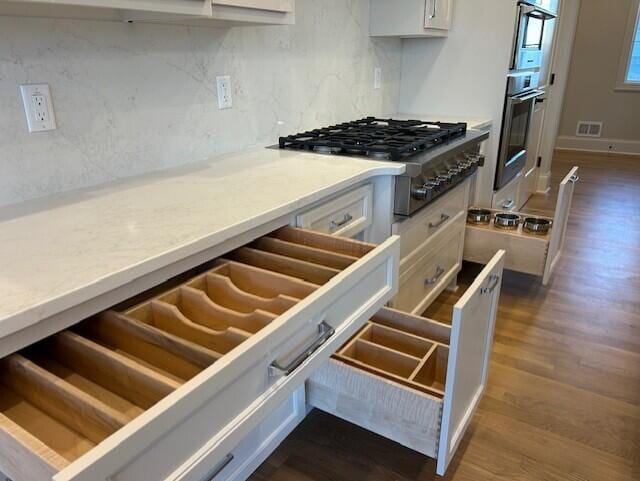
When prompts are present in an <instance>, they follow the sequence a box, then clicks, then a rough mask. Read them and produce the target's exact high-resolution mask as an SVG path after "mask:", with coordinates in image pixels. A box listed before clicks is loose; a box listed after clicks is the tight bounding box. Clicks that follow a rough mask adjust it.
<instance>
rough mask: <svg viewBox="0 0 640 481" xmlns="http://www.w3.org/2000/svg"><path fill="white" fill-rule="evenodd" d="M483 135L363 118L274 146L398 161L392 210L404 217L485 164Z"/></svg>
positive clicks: (463, 128) (451, 126)
mask: <svg viewBox="0 0 640 481" xmlns="http://www.w3.org/2000/svg"><path fill="white" fill-rule="evenodd" d="M487 137H489V133H488V132H481V131H478V130H467V124H465V123H445V122H424V121H421V120H395V119H379V118H376V117H366V118H364V119H361V120H355V121H353V122H345V123H342V124H337V125H332V126H330V127H324V128H320V129H314V130H309V131H308V132H302V133H299V134H294V135H288V136H286V137H280V140H279V143H278V147H279V148H281V149H294V150H303V151H311V152H316V153H323V154H332V155H344V156H365V157H368V158H371V159H375V160H388V161H397V162H403V163H404V164H405V166H406V169H405V174H404V175H401V176H397V177H396V180H395V184H396V185H395V201H394V202H395V206H394V212H395V213H396V214H397V215H399V216H408V215H412V214H413V213H414V212H416V211H418V210H419V209H422V208H423V207H424V206H425V205H427V204H429V203H431V202H433V201H434V200H435V199H437V198H438V197H440V196H441V195H444V194H445V193H446V192H447V191H449V190H451V189H453V188H454V187H455V186H456V185H459V184H461V183H463V182H464V181H465V180H466V179H467V178H468V177H470V176H472V175H473V174H475V173H476V171H477V170H478V168H479V167H481V166H482V165H483V163H484V157H483V156H482V155H480V143H482V141H483V140H486V139H487Z"/></svg>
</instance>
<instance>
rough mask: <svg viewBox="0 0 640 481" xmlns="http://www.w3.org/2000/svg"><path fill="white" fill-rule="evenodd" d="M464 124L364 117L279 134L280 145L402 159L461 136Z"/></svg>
mask: <svg viewBox="0 0 640 481" xmlns="http://www.w3.org/2000/svg"><path fill="white" fill-rule="evenodd" d="M466 132H467V124H465V123H458V124H449V123H443V122H423V121H421V120H393V119H377V118H375V117H367V118H365V119H362V120H356V121H354V122H345V123H342V124H337V125H333V126H331V127H326V128H322V129H314V130H310V131H308V132H303V133H300V134H294V135H288V136H286V137H280V141H279V145H280V148H281V149H298V150H312V151H316V152H331V153H336V154H356V155H366V156H369V157H379V158H385V159H389V160H405V159H407V158H408V157H411V156H413V155H416V154H419V153H421V152H426V151H428V150H430V149H433V148H435V147H438V146H439V145H442V144H446V143H448V142H450V141H451V140H453V139H456V138H458V137H464V136H465V134H466Z"/></svg>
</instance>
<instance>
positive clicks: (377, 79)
mask: <svg viewBox="0 0 640 481" xmlns="http://www.w3.org/2000/svg"><path fill="white" fill-rule="evenodd" d="M373 88H374V89H375V90H378V89H380V88H382V68H381V67H376V68H375V69H373Z"/></svg>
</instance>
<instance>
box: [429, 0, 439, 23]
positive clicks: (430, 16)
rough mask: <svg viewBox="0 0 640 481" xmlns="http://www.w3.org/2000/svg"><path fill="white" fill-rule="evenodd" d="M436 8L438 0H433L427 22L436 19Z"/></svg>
mask: <svg viewBox="0 0 640 481" xmlns="http://www.w3.org/2000/svg"><path fill="white" fill-rule="evenodd" d="M437 7H438V0H433V8H432V9H431V15H429V20H433V19H434V18H436V14H437V13H438V12H437V10H436V9H437Z"/></svg>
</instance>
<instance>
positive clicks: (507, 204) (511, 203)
mask: <svg viewBox="0 0 640 481" xmlns="http://www.w3.org/2000/svg"><path fill="white" fill-rule="evenodd" d="M515 203H516V201H515V200H513V199H509V200H508V201H506V202H504V203H503V204H502V206H501V207H502V208H503V209H511V208H512V207H513V206H514V204H515Z"/></svg>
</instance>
